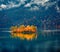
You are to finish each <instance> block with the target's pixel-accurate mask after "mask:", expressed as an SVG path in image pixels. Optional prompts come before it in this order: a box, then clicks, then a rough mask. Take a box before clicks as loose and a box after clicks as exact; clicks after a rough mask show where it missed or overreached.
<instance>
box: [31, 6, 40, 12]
mask: <svg viewBox="0 0 60 52" xmlns="http://www.w3.org/2000/svg"><path fill="white" fill-rule="evenodd" d="M30 10H31V11H36V10H39V7H37V6H34V7H31V8H30Z"/></svg>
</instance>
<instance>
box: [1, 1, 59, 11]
mask: <svg viewBox="0 0 60 52" xmlns="http://www.w3.org/2000/svg"><path fill="white" fill-rule="evenodd" d="M1 1H2V0H1ZM3 1H4V0H3ZM3 1H2V2H3ZM27 1H28V0H16V1H13V0H12V1H8V3H6V4H3V3H2V4H0V10H7V9H11V8H15V7H21V5H23V7H25V8H27V9H29V10H39V8H40V7H44V8H45V9H46V10H47V9H48V8H49V7H51V6H53V5H56V3H57V1H54V2H51V1H50V0H31V1H30V2H28V3H25V2H27ZM58 1H59V0H58ZM16 2H18V3H16ZM32 5H33V7H32ZM28 7H29V8H28ZM56 10H57V11H60V8H59V7H56Z"/></svg>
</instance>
